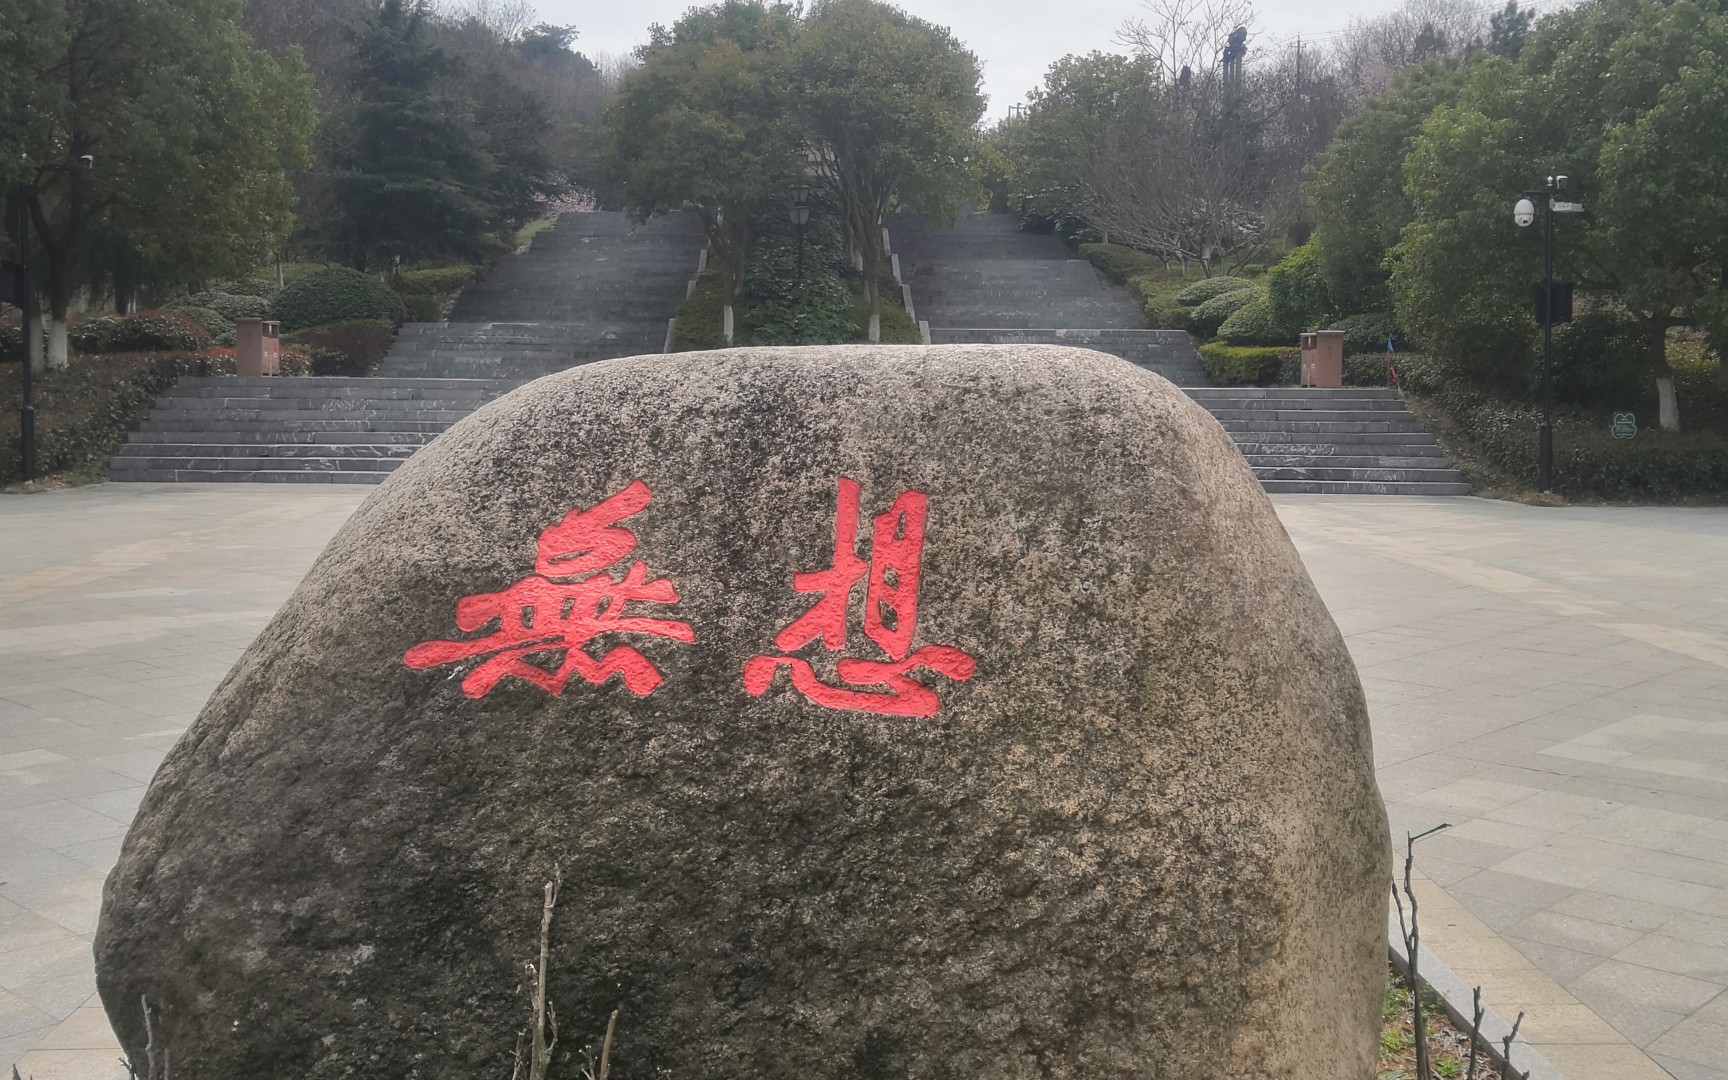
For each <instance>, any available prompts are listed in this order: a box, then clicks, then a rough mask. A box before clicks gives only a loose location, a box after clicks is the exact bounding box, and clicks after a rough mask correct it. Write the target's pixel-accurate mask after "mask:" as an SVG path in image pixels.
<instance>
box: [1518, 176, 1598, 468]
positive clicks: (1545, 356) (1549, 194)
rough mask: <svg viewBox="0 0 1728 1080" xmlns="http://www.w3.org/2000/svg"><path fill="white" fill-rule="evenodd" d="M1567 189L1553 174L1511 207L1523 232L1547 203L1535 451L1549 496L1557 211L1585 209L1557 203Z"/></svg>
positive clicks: (1552, 440) (1575, 204) (1552, 454)
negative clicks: (1537, 201) (1539, 206)
mask: <svg viewBox="0 0 1728 1080" xmlns="http://www.w3.org/2000/svg"><path fill="white" fill-rule="evenodd" d="M1565 189H1566V177H1564V176H1561V175H1558V174H1556V175H1553V176H1550V177H1549V178H1548V186H1547V187H1545V188H1542V189H1540V190H1537V191H1526V192H1524V193H1523V195H1524V197H1523V198H1522V199H1519V200H1518V204H1517V205H1516V206H1514V207H1513V208H1512V221H1513V223H1514V224H1515V225H1517V226H1518V227H1519V228H1520V229H1524V228H1529V227H1530V226H1531V225H1532V224H1534V223H1535V221H1536V204H1535V203H1534V202H1532V201H1531V200H1533V199H1542V200H1544V205H1546V207H1547V213H1545V214H1544V215H1543V216H1544V218H1545V219H1546V220H1545V222H1544V224H1545V225H1546V229H1547V233H1548V236H1547V245H1546V247H1545V249H1544V251H1543V258H1542V296H1541V303H1540V304H1539V305H1538V309H1539V314H1540V315H1541V317H1542V426H1541V428H1539V429H1538V434H1537V451H1536V486H1537V488H1538V489H1540V490H1541V491H1542V493H1543V494H1544V495H1546V494H1547V493H1548V492H1549V491H1550V490H1551V489H1552V488H1553V486H1554V394H1553V376H1552V372H1553V370H1554V307H1555V304H1554V214H1555V211H1561V212H1565V213H1577V212H1579V211H1581V210H1583V209H1584V207H1583V206H1582V205H1580V204H1578V203H1561V202H1556V201H1555V196H1556V195H1558V194H1559V193H1560V192H1561V191H1564V190H1565Z"/></svg>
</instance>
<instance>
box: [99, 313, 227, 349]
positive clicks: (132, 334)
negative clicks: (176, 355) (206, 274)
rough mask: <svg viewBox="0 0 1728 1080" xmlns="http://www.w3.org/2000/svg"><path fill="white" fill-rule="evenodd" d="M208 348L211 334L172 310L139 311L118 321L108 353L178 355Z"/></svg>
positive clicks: (109, 339)
mask: <svg viewBox="0 0 1728 1080" xmlns="http://www.w3.org/2000/svg"><path fill="white" fill-rule="evenodd" d="M209 347H210V331H209V330H207V329H206V328H205V327H204V326H203V325H202V324H200V323H198V322H195V321H193V320H192V319H189V318H187V317H186V316H184V315H180V314H177V313H175V312H172V311H139V312H135V313H133V314H131V315H127V316H125V317H123V318H121V319H120V321H119V325H118V326H116V327H114V330H113V332H112V333H111V334H109V335H108V349H107V351H108V352H178V351H197V350H199V349H208V348H209Z"/></svg>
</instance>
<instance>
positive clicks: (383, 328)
mask: <svg viewBox="0 0 1728 1080" xmlns="http://www.w3.org/2000/svg"><path fill="white" fill-rule="evenodd" d="M395 339H396V326H395V324H394V323H391V322H389V321H387V320H385V319H357V320H355V321H353V322H340V323H331V324H329V325H328V326H314V327H311V328H310V329H306V330H301V331H298V332H296V333H293V334H288V335H285V336H284V337H283V339H282V344H284V345H292V346H294V347H295V348H300V349H304V350H306V352H307V353H308V354H310V356H311V358H312V360H311V371H312V374H314V375H347V376H359V375H371V374H372V373H373V372H375V371H377V370H378V364H379V362H380V361H382V360H383V359H384V354H385V353H387V352H389V351H390V343H391V342H392V341H394V340H395Z"/></svg>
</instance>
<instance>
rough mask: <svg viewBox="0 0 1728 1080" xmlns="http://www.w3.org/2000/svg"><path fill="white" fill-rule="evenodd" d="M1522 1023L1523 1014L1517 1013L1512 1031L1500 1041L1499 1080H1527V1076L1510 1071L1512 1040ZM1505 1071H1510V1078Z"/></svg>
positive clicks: (1515, 1070)
mask: <svg viewBox="0 0 1728 1080" xmlns="http://www.w3.org/2000/svg"><path fill="white" fill-rule="evenodd" d="M1523 1022H1524V1013H1523V1012H1519V1013H1518V1019H1516V1020H1514V1021H1512V1030H1511V1031H1508V1032H1507V1033H1506V1037H1505V1038H1504V1039H1501V1040H1500V1046H1501V1053H1500V1080H1528V1075H1529V1074H1527V1073H1521V1072H1519V1071H1518V1070H1517V1069H1512V1040H1513V1039H1516V1038H1517V1037H1518V1025H1519V1024H1522V1023H1523ZM1507 1069H1512V1075H1511V1076H1507V1075H1506V1070H1507Z"/></svg>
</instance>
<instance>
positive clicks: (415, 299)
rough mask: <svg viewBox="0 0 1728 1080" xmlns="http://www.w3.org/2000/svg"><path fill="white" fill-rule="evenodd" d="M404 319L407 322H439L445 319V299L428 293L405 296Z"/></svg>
mask: <svg viewBox="0 0 1728 1080" xmlns="http://www.w3.org/2000/svg"><path fill="white" fill-rule="evenodd" d="M402 318H403V321H405V322H438V321H439V320H441V319H443V318H444V297H442V296H432V295H429V294H427V293H411V294H410V295H408V296H404V297H403V298H402Z"/></svg>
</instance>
